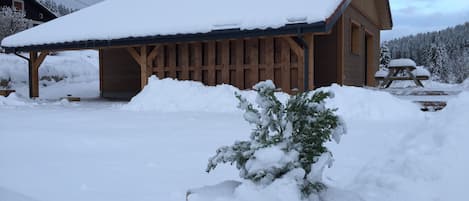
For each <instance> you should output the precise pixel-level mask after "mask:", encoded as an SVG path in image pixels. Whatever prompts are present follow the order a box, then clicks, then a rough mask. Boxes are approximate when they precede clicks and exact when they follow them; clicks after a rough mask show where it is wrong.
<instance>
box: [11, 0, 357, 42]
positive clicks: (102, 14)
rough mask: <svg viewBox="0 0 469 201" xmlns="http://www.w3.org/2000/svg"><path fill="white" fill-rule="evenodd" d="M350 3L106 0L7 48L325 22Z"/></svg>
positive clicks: (338, 0) (316, 0) (334, 0)
mask: <svg viewBox="0 0 469 201" xmlns="http://www.w3.org/2000/svg"><path fill="white" fill-rule="evenodd" d="M343 2H350V1H346V0H288V1H287V0H230V1H228V0H198V1H194V0H170V1H168V0H133V1H128V0H106V1H104V2H101V3H98V4H96V5H94V6H91V7H88V8H85V9H83V10H80V11H78V12H75V13H72V14H70V15H67V16H63V17H60V18H58V19H55V20H52V21H50V22H48V23H44V24H42V25H39V26H37V27H34V28H32V29H29V30H26V31H23V32H21V33H18V34H15V35H12V36H10V37H7V38H5V39H4V40H3V41H2V46H4V47H23V46H35V45H48V44H58V43H66V42H77V41H90V40H113V39H122V38H131V37H147V36H166V35H175V34H193V33H208V32H211V31H214V30H225V29H241V30H254V29H267V28H274V29H275V28H280V27H283V26H285V25H287V24H299V23H306V24H312V23H316V22H324V21H326V20H327V19H328V18H330V17H331V16H332V15H333V14H334V13H335V11H336V10H337V9H338V8H339V7H340V6H341V5H342V3H343Z"/></svg>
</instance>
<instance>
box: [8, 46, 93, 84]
mask: <svg viewBox="0 0 469 201" xmlns="http://www.w3.org/2000/svg"><path fill="white" fill-rule="evenodd" d="M98 71H99V69H98V54H97V52H96V51H77V52H66V53H59V54H57V55H54V56H47V57H46V59H45V60H44V63H43V64H42V65H41V67H40V68H39V79H41V80H42V81H43V82H44V81H60V80H62V79H68V80H75V81H80V82H89V81H94V80H97V79H98V76H99V73H98ZM1 80H6V81H8V80H11V82H13V83H27V82H28V80H29V78H28V63H27V62H26V60H24V59H20V58H19V57H17V56H15V55H9V54H0V81H1Z"/></svg>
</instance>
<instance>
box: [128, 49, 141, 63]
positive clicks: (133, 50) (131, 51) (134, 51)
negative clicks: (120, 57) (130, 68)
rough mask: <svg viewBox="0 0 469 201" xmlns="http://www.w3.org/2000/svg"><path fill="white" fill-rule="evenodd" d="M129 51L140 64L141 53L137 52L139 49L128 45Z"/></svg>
mask: <svg viewBox="0 0 469 201" xmlns="http://www.w3.org/2000/svg"><path fill="white" fill-rule="evenodd" d="M127 51H128V52H129V53H130V56H132V57H133V58H134V60H135V61H136V62H137V63H138V64H140V54H139V53H138V52H137V50H136V49H135V48H134V47H128V48H127Z"/></svg>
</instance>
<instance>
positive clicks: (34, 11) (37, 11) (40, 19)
mask: <svg viewBox="0 0 469 201" xmlns="http://www.w3.org/2000/svg"><path fill="white" fill-rule="evenodd" d="M4 6H5V7H10V8H12V9H13V10H14V11H18V12H24V13H25V14H26V16H25V18H26V19H30V20H32V22H33V26H37V25H39V24H42V23H44V22H48V21H50V20H53V19H55V18H57V15H56V14H54V13H53V12H52V11H50V10H49V9H48V8H46V7H45V6H43V5H42V4H41V3H39V2H38V1H36V0H0V7H4Z"/></svg>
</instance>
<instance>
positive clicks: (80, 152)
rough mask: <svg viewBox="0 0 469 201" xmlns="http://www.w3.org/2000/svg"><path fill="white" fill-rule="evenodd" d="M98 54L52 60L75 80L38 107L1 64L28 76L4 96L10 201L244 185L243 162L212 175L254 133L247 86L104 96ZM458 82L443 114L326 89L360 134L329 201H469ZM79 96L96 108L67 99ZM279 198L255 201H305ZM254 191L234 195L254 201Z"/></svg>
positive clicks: (8, 62)
mask: <svg viewBox="0 0 469 201" xmlns="http://www.w3.org/2000/svg"><path fill="white" fill-rule="evenodd" d="M89 54H91V53H90V52H78V53H76V55H75V54H59V56H57V57H56V58H54V59H52V60H49V61H48V60H46V64H48V65H46V66H45V68H44V70H43V73H44V75H49V74H47V73H52V74H50V75H55V74H57V75H61V76H63V77H67V79H65V80H64V81H62V82H59V83H48V84H47V86H46V87H44V86H43V87H42V88H41V97H42V98H43V99H42V100H36V101H31V100H29V99H27V98H23V97H25V96H27V87H26V85H25V84H24V83H23V81H24V80H23V79H20V78H24V77H25V71H24V70H21V69H20V68H17V67H24V66H23V64H24V63H23V64H21V62H18V58H13V57H11V56H3V57H0V60H1V61H2V63H0V71H1V72H3V73H0V75H9V76H13V77H14V78H15V77H16V78H18V79H12V80H17V82H15V83H14V85H13V87H14V89H16V90H17V91H18V94H19V95H18V96H17V95H14V96H11V97H8V98H3V97H0V201H147V200H148V201H150V200H151V201H154V200H164V201H181V200H185V195H186V191H187V190H188V189H191V188H194V187H200V186H205V185H212V184H217V183H220V182H223V181H225V180H233V179H234V180H238V181H239V177H238V175H237V171H236V170H235V168H234V167H231V166H221V167H220V168H217V169H216V170H215V171H214V172H213V173H211V174H207V173H205V168H206V165H207V161H208V158H209V157H210V156H212V155H213V154H215V150H216V149H217V148H218V147H220V146H222V145H230V144H232V143H233V142H234V141H235V140H245V139H247V138H248V136H249V133H250V126H249V125H248V124H247V123H246V122H245V121H244V120H243V119H242V114H241V113H240V112H238V111H237V110H236V109H235V105H236V102H237V101H236V99H235V98H234V96H233V92H234V91H235V90H236V89H234V88H232V87H229V86H218V87H204V86H202V85H201V84H198V83H193V82H177V81H173V80H162V81H161V80H154V81H153V82H154V85H153V86H150V87H148V88H147V89H148V90H146V92H145V93H142V94H141V95H140V97H139V98H137V99H135V100H134V101H133V102H132V103H131V104H127V103H124V102H110V101H105V100H100V99H98V98H96V97H97V96H99V91H98V88H99V83H98V81H97V80H96V79H97V78H96V77H97V76H96V75H95V73H97V66H96V65H94V64H95V63H96V62H95V60H96V58H95V57H94V56H92V55H91V56H90V55H89ZM0 56H1V55H0ZM83 59H84V60H86V61H89V62H83V61H82V60H83ZM68 61H73V62H71V63H72V64H70V63H69V62H68ZM18 63H19V64H18ZM83 64H86V65H85V68H82V67H80V66H82V65H83ZM47 66H48V67H47ZM86 66H87V67H86ZM7 67H8V68H7ZM74 67H77V68H74ZM69 68H74V69H85V70H77V73H76V75H75V74H74V73H70V72H68V69H69ZM54 69H56V70H54ZM86 69H88V70H86ZM79 71H80V72H79ZM81 71H83V72H81ZM20 74H21V76H14V75H20ZM0 77H1V76H0ZM456 87H457V89H458V90H463V92H462V93H461V94H459V95H457V96H456V95H455V96H454V97H451V99H450V100H449V102H448V107H447V108H445V109H444V110H442V111H441V112H437V113H423V112H421V111H420V108H419V106H417V105H416V104H413V103H411V101H409V100H403V99H399V98H396V97H394V96H392V95H390V94H389V93H386V92H380V91H374V90H367V89H362V88H355V87H339V86H337V85H334V86H332V87H329V88H326V89H325V90H330V91H333V92H334V93H335V95H336V97H335V98H334V99H332V100H330V101H328V106H329V107H338V108H339V110H338V112H337V113H338V114H339V115H341V116H342V117H343V118H344V120H345V122H346V124H347V127H348V133H347V135H345V136H344V137H343V138H342V141H341V143H340V144H339V145H336V144H332V143H331V144H329V145H328V147H329V148H330V149H331V150H332V153H333V154H334V158H335V160H336V161H335V163H334V166H333V167H332V168H330V169H327V170H326V172H325V182H326V183H327V184H328V186H330V187H331V188H330V189H331V191H334V192H333V193H332V194H335V195H336V197H335V198H330V199H327V201H356V200H360V199H347V198H343V199H339V198H337V197H340V196H341V195H354V196H355V195H358V196H359V197H361V200H363V201H375V200H379V201H396V200H399V201H416V200H418V201H419V200H431V201H443V200H451V201H467V186H469V173H468V172H467V170H468V169H469V157H467V153H469V148H468V147H467V144H469V135H468V130H469V92H467V91H468V90H469V81H466V82H465V83H464V84H462V85H461V86H456ZM464 90H465V91H464ZM243 93H244V94H243V95H246V96H248V99H252V98H253V97H252V92H243ZM67 94H73V95H74V96H79V97H82V98H84V101H82V102H79V103H69V102H64V101H58V98H60V97H64V96H66V95H67ZM280 96H283V97H284V95H281V94H280ZM124 108H125V109H124ZM244 190H246V188H244ZM255 190H256V189H255V188H253V189H251V191H250V193H252V192H255ZM343 191H346V192H349V193H345V194H344V193H341V192H343ZM267 192H268V193H270V194H269V196H271V198H272V197H274V199H269V200H262V199H256V200H255V201H295V200H292V199H287V198H288V191H285V190H284V189H282V188H280V189H274V191H267ZM243 193H246V192H245V191H244V192H243V191H240V192H238V195H237V196H238V197H236V198H231V197H230V196H227V198H226V199H222V200H223V201H254V200H252V199H250V198H251V197H250V194H247V195H246V194H244V195H243ZM248 193H249V192H248ZM257 196H259V195H257ZM243 197H244V199H243ZM361 200H360V201H361ZM204 201H205V200H204ZM206 201H213V200H206ZM217 201H218V200H217Z"/></svg>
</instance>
